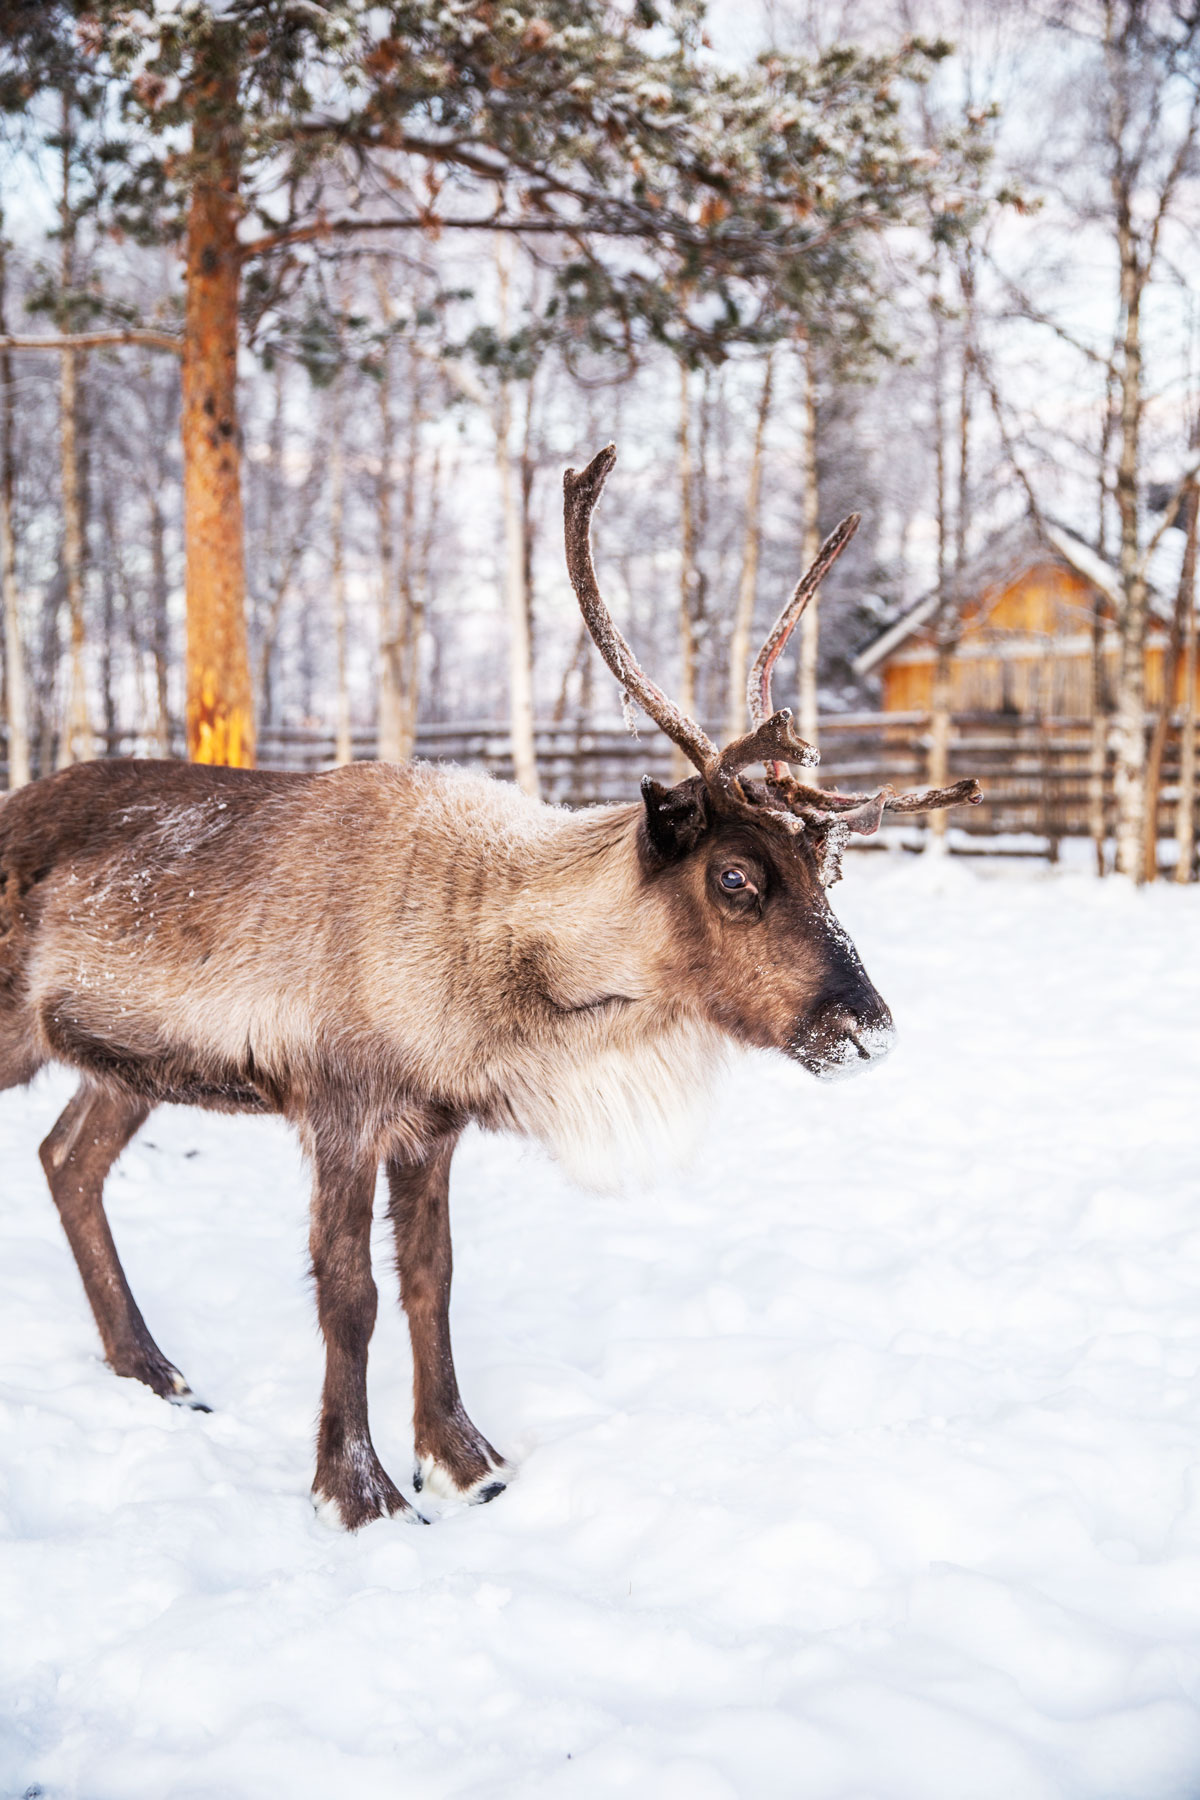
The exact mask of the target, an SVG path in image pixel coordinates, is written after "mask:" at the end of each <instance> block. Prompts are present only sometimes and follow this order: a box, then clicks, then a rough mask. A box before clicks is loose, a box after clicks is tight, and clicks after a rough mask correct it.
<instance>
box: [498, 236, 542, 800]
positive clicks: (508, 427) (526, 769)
mask: <svg viewBox="0 0 1200 1800" xmlns="http://www.w3.org/2000/svg"><path fill="white" fill-rule="evenodd" d="M509 254H510V250H509V246H508V245H507V244H506V243H505V242H504V241H503V239H502V238H500V237H497V239H496V242H495V255H496V278H497V281H498V283H499V290H500V335H501V337H504V336H505V335H506V334H507V331H508V291H509V275H510V268H509V260H508V259H509ZM492 423H493V428H494V435H495V449H496V474H497V476H498V478H499V483H500V511H501V515H502V517H503V520H504V609H505V612H506V614H507V617H508V708H509V731H510V736H511V740H512V758H513V774H514V776H515V777H516V781H517V786H518V787H520V788H523V789H524V791H525V793H527V794H532V795H533V796H534V798H535V799H536V797H537V791H538V771H537V755H536V752H535V748H534V737H533V635H532V632H531V630H530V619H529V594H528V591H527V589H526V586H525V571H526V562H525V529H524V526H525V521H524V509H523V507H522V504H521V495H520V491H519V484H518V480H517V477H516V474H515V471H514V469H513V456H512V445H511V443H510V441H509V439H510V435H511V431H512V386H511V383H510V382H509V381H507V380H505V379H502V380H501V382H500V387H499V393H498V395H497V398H496V405H495V410H494V413H493V418H492Z"/></svg>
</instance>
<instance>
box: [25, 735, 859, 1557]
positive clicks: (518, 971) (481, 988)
mask: <svg viewBox="0 0 1200 1800" xmlns="http://www.w3.org/2000/svg"><path fill="white" fill-rule="evenodd" d="M692 789H693V784H687V783H685V784H683V786H682V787H681V788H680V789H676V790H671V794H670V796H669V800H670V807H669V808H668V810H666V811H664V810H663V804H665V803H661V804H660V802H659V801H658V800H656V798H655V795H654V794H653V793H651V792H648V793H647V796H646V803H645V806H644V807H643V806H640V805H633V806H624V807H612V808H603V809H597V810H596V811H593V812H585V813H577V814H571V813H566V812H561V811H556V810H554V809H551V808H549V807H545V806H539V805H538V804H537V803H535V802H532V801H529V800H527V799H525V798H523V797H522V796H521V795H519V794H518V793H517V792H516V791H515V790H514V789H511V788H507V787H503V786H501V785H499V784H497V783H494V782H491V781H488V780H485V779H478V778H474V777H471V776H466V775H461V774H457V773H452V772H445V771H439V770H434V769H429V768H391V767H386V766H382V765H376V764H360V765H358V766H355V767H352V768H347V769H342V770H337V771H334V772H332V773H329V774H325V775H317V776H286V775H272V774H262V773H250V772H245V771H240V770H223V769H212V768H199V767H194V766H187V765H179V764H169V763H139V762H124V763H103V764H101V763H93V764H86V765H82V766H79V767H76V768H72V769H69V770H66V771H63V772H62V773H61V774H58V775H55V776H52V777H50V778H48V779H47V780H45V781H41V782H38V783H35V784H34V785H33V786H31V787H28V788H25V789H22V790H21V791H19V792H18V793H16V794H14V795H12V796H10V797H9V798H8V799H7V800H5V801H4V803H3V804H2V805H0V1087H8V1086H13V1085H16V1084H18V1083H22V1082H25V1081H28V1080H29V1079H30V1078H31V1077H32V1076H33V1074H34V1073H36V1071H37V1069H39V1068H40V1067H41V1066H42V1065H43V1064H45V1063H47V1062H49V1061H58V1062H62V1063H65V1064H67V1065H69V1066H71V1067H73V1068H75V1069H77V1070H78V1071H79V1073H80V1076H81V1078H82V1085H81V1087H80V1090H79V1093H78V1095H77V1096H76V1098H75V1099H74V1100H73V1101H72V1102H71V1105H70V1106H69V1107H68V1108H67V1111H66V1112H65V1113H64V1115H63V1117H62V1119H60V1121H59V1123H58V1124H57V1125H56V1126H55V1128H54V1131H53V1132H52V1133H51V1134H50V1137H49V1138H48V1139H47V1141H46V1144H45V1145H44V1146H43V1150H42V1156H43V1162H44V1164H45V1166H46V1170H47V1175H48V1177H49V1180H50V1185H51V1189H52V1192H53V1194H54V1198H55V1201H56V1203H57V1205H58V1207H59V1211H60V1213H61V1215H62V1218H63V1223H64V1226H65V1227H66V1231H67V1235H68V1238H69V1240H70V1242H71V1246H72V1249H73V1250H74V1252H75V1256H76V1260H77V1261H78V1264H79V1268H80V1273H81V1275H82V1277H83V1281H84V1286H85V1289H86V1291H87V1294H88V1298H89V1300H90V1302H91V1305H92V1309H93V1311H94V1313H95V1315H96V1320H97V1324H98V1326H99V1329H100V1333H101V1338H102V1340H103V1343H104V1349H105V1354H106V1356H107V1357H108V1360H109V1361H110V1363H111V1364H112V1366H113V1367H114V1368H115V1369H116V1370H117V1371H118V1373H121V1374H128V1375H133V1376H136V1377H137V1378H138V1379H140V1380H142V1381H145V1382H147V1383H148V1385H149V1386H151V1387H153V1388H154V1389H155V1391H156V1392H158V1393H163V1394H167V1395H168V1396H169V1397H176V1398H178V1397H184V1398H187V1397H188V1390H187V1388H186V1384H185V1383H184V1382H183V1378H182V1377H181V1376H180V1375H179V1373H178V1371H177V1370H176V1369H174V1368H173V1366H172V1365H171V1364H170V1363H169V1362H168V1361H167V1360H166V1358H165V1357H163V1355H162V1353H161V1351H159V1350H158V1348H157V1346H156V1345H155V1344H154V1341H153V1339H152V1338H151V1337H150V1335H149V1332H148V1331H147V1329H146V1327H145V1324H144V1322H143V1320H142V1318H141V1315H140V1313H139V1312H138V1310H137V1307H136V1305H135V1304H134V1301H133V1297H132V1295H131V1294H130V1293H129V1289H128V1286H127V1285H126V1283H125V1278H124V1275H123V1273H122V1271H121V1268H120V1263H119V1261H118V1259H117V1253H116V1250H115V1247H114V1245H113V1242H112V1238H111V1235H110V1234H109V1231H108V1225H107V1221H106V1220H105V1217H104V1211H103V1205H102V1199H101V1193H102V1187H103V1181H104V1177H105V1174H106V1172H107V1170H108V1168H109V1166H110V1165H111V1163H112V1161H113V1160H114V1159H115V1157H116V1156H117V1155H118V1154H119V1153H120V1150H121V1149H122V1148H123V1146H124V1144H125V1143H127V1142H128V1140H129V1138H130V1137H131V1136H132V1135H133V1133H134V1132H135V1131H136V1130H137V1129H138V1127H139V1126H140V1124H141V1123H142V1121H143V1120H144V1119H145V1117H146V1116H147V1114H148V1113H149V1111H150V1110H151V1108H152V1107H153V1106H154V1105H157V1104H158V1103H159V1102H161V1101H164V1100H166V1101H182V1102H185V1103H188V1104H194V1105H200V1106H207V1107H215V1108H218V1109H223V1110H229V1111H251V1112H274V1113H281V1114H283V1115H284V1116H286V1117H287V1118H289V1119H291V1120H293V1121H294V1123H295V1124H296V1125H297V1127H298V1128H299V1130H300V1132H301V1135H302V1139H303V1141H304V1144H305V1148H306V1150H307V1152H308V1155H309V1158H310V1161H311V1163H312V1166H313V1173H314V1194H313V1212H312V1237H311V1246H312V1260H313V1268H314V1272H315V1275H316V1284H317V1302H318V1311H319V1315H320V1320H321V1327H322V1331H323V1333H324V1336H325V1342H326V1349H327V1369H326V1381H325V1389H324V1394H323V1400H322V1412H321V1423H320V1429H319V1434H318V1458H317V1477H316V1482H315V1484H314V1489H315V1492H316V1494H317V1496H318V1498H319V1499H321V1500H324V1501H327V1502H329V1503H330V1505H331V1506H332V1507H333V1508H334V1509H335V1510H336V1512H337V1514H338V1516H339V1517H340V1519H341V1521H342V1522H343V1523H344V1524H346V1525H347V1526H350V1527H354V1526H357V1525H359V1524H362V1523H363V1522H365V1521H366V1520H367V1519H370V1518H374V1517H379V1516H382V1515H385V1514H388V1513H394V1512H400V1511H408V1510H410V1509H408V1508H407V1506H406V1503H405V1502H404V1500H403V1498H402V1497H401V1495H400V1493H399V1491H398V1490H397V1489H396V1488H395V1487H394V1485H393V1484H392V1482H391V1481H390V1480H389V1478H388V1477H387V1476H386V1474H385V1473H384V1472H383V1470H382V1469H381V1468H380V1466H379V1463H378V1459H377V1458H376V1456H375V1452H374V1449H373V1447H372V1445H371V1440H370V1433H369V1428H368V1423H367V1408H366V1360H367V1345H368V1342H369V1340H370V1335H371V1330H372V1326H373V1324H374V1318H375V1308H376V1292H375V1286H374V1282H373V1280H372V1276H371V1269H370V1253H369V1231H370V1215H371V1202H372V1196H373V1192H374V1183H375V1174H376V1170H377V1168H378V1166H379V1164H380V1162H383V1163H384V1164H385V1166H386V1169H387V1174H388V1180H389V1185H390V1191H391V1207H390V1210H391V1217H392V1221H393V1224H394V1226H395V1230H396V1241H397V1261H398V1267H399V1273H400V1286H401V1297H402V1300H403V1303H404V1306H405V1308H406V1311H407V1313H408V1318H409V1324H410V1329H411V1333H412V1339H413V1354H414V1381H415V1395H414V1397H415V1441H416V1450H417V1456H418V1470H419V1474H420V1476H421V1479H422V1481H423V1483H424V1484H425V1485H426V1486H428V1487H430V1488H440V1489H442V1490H443V1491H449V1492H451V1493H455V1494H458V1495H461V1496H464V1497H468V1498H473V1499H480V1498H490V1497H491V1496H492V1494H493V1493H495V1492H498V1491H499V1489H500V1487H501V1486H502V1485H503V1481H504V1479H505V1475H506V1468H505V1465H504V1464H503V1462H502V1459H501V1458H500V1457H499V1456H498V1455H497V1454H496V1452H495V1451H494V1450H493V1449H492V1448H491V1446H490V1445H489V1444H488V1443H487V1442H486V1440H485V1439H484V1438H482V1437H481V1436H480V1434H479V1433H478V1432H477V1431H476V1429H475V1427H474V1426H473V1425H472V1424H471V1422H470V1420H469V1419H468V1418H467V1416H466V1414H465V1412H464V1411H463V1408H462V1404H461V1401H460V1398H459V1394H458V1387H457V1382H456V1379H455V1374H454V1365H453V1360H452V1357H451V1352H450V1340H449V1332H448V1325H447V1316H446V1315H447V1301H448V1295H449V1286H450V1267H451V1262H450V1238H449V1225H448V1219H447V1194H448V1182H449V1167H450V1159H451V1156H452V1154H453V1150H454V1145H455V1142H456V1140H457V1137H458V1134H459V1133H460V1132H461V1130H462V1128H463V1126H464V1125H465V1124H466V1123H467V1122H468V1121H470V1120H476V1121H478V1122H480V1123H482V1124H483V1125H485V1126H488V1127H491V1128H502V1129H511V1130H517V1131H520V1132H523V1133H526V1134H527V1135H530V1136H535V1137H538V1138H540V1139H541V1140H542V1141H544V1142H545V1143H547V1144H548V1145H549V1146H550V1147H551V1149H553V1150H554V1151H555V1152H556V1153H557V1154H558V1155H560V1156H561V1157H562V1158H563V1159H564V1161H565V1162H566V1163H567V1165H568V1166H569V1167H571V1168H572V1169H573V1170H574V1171H575V1172H576V1173H579V1174H581V1175H582V1176H584V1177H585V1178H587V1177H588V1175H589V1174H591V1173H594V1172H595V1171H596V1168H597V1164H598V1163H600V1162H602V1161H603V1159H604V1157H605V1155H606V1154H607V1155H608V1156H609V1160H610V1163H611V1162H612V1161H613V1160H615V1163H616V1166H617V1171H618V1172H621V1171H624V1172H626V1173H627V1172H628V1170H629V1167H630V1164H631V1159H632V1157H633V1155H634V1152H635V1150H636V1145H637V1143H638V1141H639V1140H640V1139H642V1138H643V1137H645V1136H648V1135H653V1133H654V1131H655V1130H656V1129H657V1128H660V1127H663V1126H669V1125H670V1124H671V1122H672V1119H673V1118H674V1116H675V1115H676V1114H677V1113H678V1112H679V1111H680V1109H681V1108H682V1107H684V1106H685V1105H686V1104H687V1103H688V1101H689V1100H694V1099H695V1098H696V1095H697V1092H698V1091H700V1092H701V1093H702V1089H703V1083H704V1080H705V1078H706V1076H707V1075H708V1073H709V1072H710V1071H711V1069H712V1068H713V1067H714V1066H715V1064H716V1061H717V1060H718V1058H719V1054H720V1050H721V1046H722V1044H723V1043H726V1042H728V1041H729V1040H731V1039H732V1040H734V1041H735V1042H741V1043H746V1044H757V1045H761V1046H766V1047H770V1048H776V1049H781V1050H784V1051H786V1052H787V1053H789V1054H791V1055H793V1056H796V1057H798V1058H799V1059H800V1060H801V1061H803V1062H805V1063H806V1064H807V1065H808V1066H809V1067H812V1068H814V1069H816V1070H817V1071H818V1072H837V1070H838V1069H840V1068H841V1067H843V1066H845V1065H847V1064H848V1063H855V1064H857V1063H860V1062H866V1061H868V1060H870V1059H871V1058H872V1057H873V1056H874V1055H876V1054H878V1053H879V1051H880V1050H881V1049H882V1048H884V1047H885V1039H886V1036H887V1033H888V1031H889V1030H890V1019H889V1016H888V1014H887V1009H886V1007H884V1005H883V1003H882V1001H881V1000H880V999H879V997H878V995H877V994H876V993H875V991H874V989H873V988H872V987H871V985H870V983H869V981H868V980H867V978H866V976H865V974H864V972H863V970H862V966H861V964H860V963H859V961H858V958H857V955H856V954H855V952H854V949H853V946H852V945H851V944H850V943H849V940H848V939H847V938H846V937H845V934H844V933H843V932H842V931H841V929H840V927H839V926H838V925H837V923H836V921H835V920H834V919H833V917H832V915H831V913H830V912H829V909H828V906H827V903H826V900H825V896H824V893H823V891H822V888H821V884H820V880H819V877H818V872H817V869H816V865H815V862H814V859H813V853H812V850H811V848H810V847H809V846H808V844H807V843H806V841H805V840H804V838H803V836H795V835H789V834H788V833H787V832H784V831H781V830H779V829H778V827H777V826H775V825H773V824H772V823H771V820H770V819H769V818H768V817H764V819H763V820H762V822H761V823H759V822H756V821H755V819H754V818H753V816H751V809H749V808H744V809H742V811H741V812H740V813H738V814H736V815H733V816H730V817H725V816H723V815H720V814H717V813H714V812H712V810H711V807H710V806H709V805H708V803H707V801H706V800H705V798H704V796H703V794H701V793H699V792H698V791H692ZM732 865H736V866H737V867H738V868H740V869H742V870H743V871H745V873H746V877H747V889H746V891H744V892H739V893H736V894H731V893H727V892H726V891H725V890H724V889H723V887H722V886H721V881H720V876H721V872H722V870H723V869H725V868H727V867H729V866H732ZM600 1173H601V1174H604V1173H608V1174H611V1173H612V1169H611V1167H610V1168H609V1169H608V1170H607V1171H606V1170H603V1169H602V1170H600Z"/></svg>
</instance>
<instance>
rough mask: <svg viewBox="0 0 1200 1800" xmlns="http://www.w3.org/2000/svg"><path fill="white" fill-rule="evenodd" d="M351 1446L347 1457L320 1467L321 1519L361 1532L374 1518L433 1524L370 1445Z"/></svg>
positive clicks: (316, 1502)
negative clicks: (403, 1489) (417, 1509)
mask: <svg viewBox="0 0 1200 1800" xmlns="http://www.w3.org/2000/svg"><path fill="white" fill-rule="evenodd" d="M348 1449H349V1454H348V1455H347V1456H346V1457H345V1458H339V1460H338V1461H336V1462H332V1463H330V1464H327V1465H326V1467H325V1468H324V1469H321V1468H318V1470H317V1478H316V1480H315V1481H314V1482H313V1487H312V1499H313V1506H314V1507H315V1508H316V1513H317V1517H318V1518H319V1519H321V1520H322V1521H323V1522H324V1523H325V1524H327V1525H331V1526H332V1527H333V1528H334V1529H335V1530H337V1531H359V1530H361V1528H362V1527H363V1526H364V1525H369V1524H370V1523H371V1521H372V1520H373V1519H394V1518H401V1519H404V1520H405V1521H406V1522H407V1523H409V1524H413V1525H427V1524H428V1523H429V1520H428V1519H425V1518H422V1516H421V1514H420V1513H419V1512H417V1511H415V1509H414V1508H413V1507H411V1506H410V1505H409V1504H408V1501H407V1500H406V1499H405V1498H404V1495H403V1494H402V1493H401V1492H400V1489H399V1488H398V1487H397V1486H396V1484H395V1482H394V1481H392V1479H391V1477H390V1476H389V1475H387V1474H385V1472H384V1470H383V1467H382V1465H381V1464H380V1461H379V1458H378V1457H377V1456H376V1455H375V1452H374V1450H373V1449H372V1447H371V1446H370V1444H367V1445H363V1444H361V1443H357V1444H352V1445H350V1446H349V1447H348Z"/></svg>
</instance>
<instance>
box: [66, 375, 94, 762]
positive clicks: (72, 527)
mask: <svg viewBox="0 0 1200 1800" xmlns="http://www.w3.org/2000/svg"><path fill="white" fill-rule="evenodd" d="M77 375H78V369H77V359H76V354H75V351H74V350H64V351H63V353H62V355H61V356H60V358H59V424H58V447H59V473H60V477H61V481H62V503H63V542H62V557H63V575H64V578H65V581H66V589H67V622H68V629H69V631H70V658H69V661H68V664H67V668H68V676H67V704H66V710H65V713H64V719H63V731H62V736H61V737H60V738H59V741H58V766H59V768H60V769H61V768H65V767H66V766H67V764H69V763H75V762H88V761H89V760H90V759H91V758H92V757H93V756H94V755H95V754H96V746H95V740H94V739H93V737H92V729H91V724H90V722H89V720H88V703H87V661H86V658H87V621H86V619H85V617H84V611H83V504H82V498H81V495H80V489H79V452H78V438H77V426H78V419H79V411H78V391H77Z"/></svg>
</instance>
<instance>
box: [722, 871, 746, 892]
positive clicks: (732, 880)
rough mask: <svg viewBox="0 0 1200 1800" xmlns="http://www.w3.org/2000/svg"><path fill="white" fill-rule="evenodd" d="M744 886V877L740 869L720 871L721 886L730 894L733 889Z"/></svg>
mask: <svg viewBox="0 0 1200 1800" xmlns="http://www.w3.org/2000/svg"><path fill="white" fill-rule="evenodd" d="M745 885H746V877H745V876H744V875H743V874H742V871H741V870H740V869H723V870H722V871H721V886H722V887H723V888H727V889H728V890H729V892H730V893H732V892H733V890H734V889H735V888H744V887H745Z"/></svg>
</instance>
